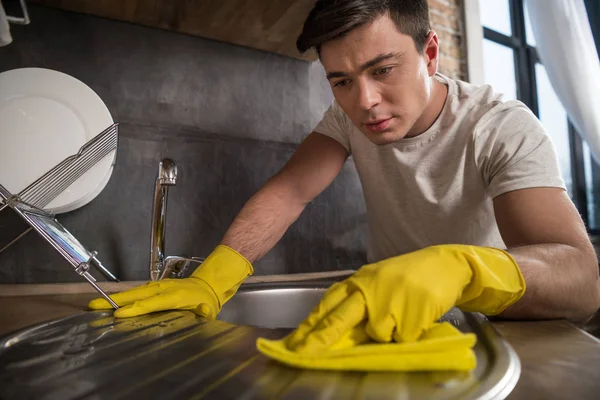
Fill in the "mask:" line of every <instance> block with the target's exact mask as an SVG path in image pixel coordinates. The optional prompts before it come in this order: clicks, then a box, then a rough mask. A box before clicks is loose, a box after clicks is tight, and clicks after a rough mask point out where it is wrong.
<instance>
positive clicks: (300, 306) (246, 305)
mask: <svg viewBox="0 0 600 400" xmlns="http://www.w3.org/2000/svg"><path fill="white" fill-rule="evenodd" d="M332 283H333V282H318V283H314V282H313V283H303V284H298V283H294V284H293V286H288V287H285V285H283V286H282V284H281V283H279V284H277V285H276V286H275V285H270V284H252V285H245V286H244V285H243V286H242V287H241V288H240V290H239V291H238V293H236V294H235V296H233V297H232V298H231V299H230V300H229V301H228V302H227V303H225V305H224V306H223V309H222V310H221V313H220V314H219V316H218V317H217V319H219V320H221V321H225V322H230V323H232V324H236V325H250V326H258V327H262V328H290V329H293V328H296V327H297V326H298V324H300V323H301V322H302V321H303V320H304V318H306V317H307V316H308V314H309V313H310V312H311V311H312V309H313V308H314V307H315V306H316V305H317V304H318V303H319V300H320V299H321V297H323V295H324V294H325V291H326V290H327V287H329V286H330V285H331V284H332ZM458 313H460V311H458ZM442 320H444V321H450V322H452V323H453V324H454V325H456V326H459V325H460V323H459V319H458V315H457V310H455V309H452V310H451V311H449V312H448V313H446V314H445V315H444V316H443V317H442Z"/></svg>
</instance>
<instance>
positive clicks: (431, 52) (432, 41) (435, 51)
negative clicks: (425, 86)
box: [423, 31, 440, 76]
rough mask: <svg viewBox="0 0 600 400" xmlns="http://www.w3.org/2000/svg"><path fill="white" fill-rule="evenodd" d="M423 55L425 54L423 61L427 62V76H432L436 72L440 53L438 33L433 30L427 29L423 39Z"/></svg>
mask: <svg viewBox="0 0 600 400" xmlns="http://www.w3.org/2000/svg"><path fill="white" fill-rule="evenodd" d="M423 55H424V56H425V62H426V63H427V71H428V72H429V76H433V75H434V74H435V73H436V72H437V69H438V61H439V55H440V46H439V43H438V35H437V33H435V31H429V34H428V35H427V39H426V40H425V46H424V48H423Z"/></svg>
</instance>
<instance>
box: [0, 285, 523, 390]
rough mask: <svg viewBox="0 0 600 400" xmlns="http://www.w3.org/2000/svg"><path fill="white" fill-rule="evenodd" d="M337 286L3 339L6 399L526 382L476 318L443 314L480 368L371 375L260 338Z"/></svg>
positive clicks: (242, 294) (253, 288)
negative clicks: (468, 339)
mask: <svg viewBox="0 0 600 400" xmlns="http://www.w3.org/2000/svg"><path fill="white" fill-rule="evenodd" d="M331 284H332V282H308V283H294V284H282V283H277V284H272V283H269V284H245V285H242V287H241V288H240V290H239V291H238V293H237V294H236V295H235V296H234V297H233V298H232V299H231V300H230V301H229V302H228V303H227V304H226V305H225V306H224V307H223V311H222V312H221V314H220V315H219V317H218V320H216V321H207V320H205V319H202V318H200V317H198V316H196V315H195V314H193V313H191V312H189V311H166V312H160V313H153V314H149V315H144V316H139V317H133V318H126V319H115V318H114V317H113V316H112V312H111V311H97V312H86V313H82V314H78V315H74V316H71V317H67V318H62V319H58V320H54V321H50V322H47V323H42V324H38V325H34V326H31V327H29V328H26V329H24V330H21V331H19V332H16V333H13V334H10V335H7V336H5V337H0V398H2V399H4V398H44V399H61V400H63V399H76V398H77V399H79V398H94V399H117V398H119V399H120V398H160V399H180V398H186V399H187V398H203V399H238V398H244V399H248V400H250V399H254V400H267V399H273V398H278V399H285V400H295V399H302V400H304V399H317V398H327V399H349V398H353V399H381V400H385V399H398V398H410V399H461V400H469V399H486V400H487V399H503V398H506V397H507V396H508V395H509V393H510V392H511V391H512V389H513V388H514V386H515V385H516V382H517V380H518V378H519V375H520V363H519V359H518V357H517V356H516V354H515V352H514V351H513V350H512V348H511V347H510V346H509V345H508V344H507V343H506V342H505V341H504V340H502V339H501V337H500V336H499V335H498V333H497V332H496V330H495V329H494V328H493V327H492V326H491V324H490V323H489V321H487V319H485V318H484V317H483V316H481V315H479V314H469V313H462V312H461V311H459V310H451V311H450V312H448V313H447V314H446V315H444V317H443V319H444V320H447V321H451V322H452V323H453V324H454V325H455V326H457V327H458V328H459V329H460V330H462V331H463V332H473V333H475V334H476V335H477V337H478V342H477V344H476V346H475V348H474V351H475V354H476V356H477V367H476V369H475V370H473V371H471V372H470V373H462V372H456V371H438V372H412V373H399V372H393V373H392V372H390V373H383V372H380V373H365V372H357V371H313V370H305V369H296V368H290V367H287V366H285V365H282V364H279V363H277V362H275V361H273V360H270V359H269V358H267V357H265V356H263V355H261V354H260V353H259V352H258V351H257V350H256V346H255V343H256V339H257V338H259V337H266V338H270V339H279V338H283V337H284V336H285V335H287V334H288V333H289V332H290V331H291V330H292V329H293V328H294V327H296V326H297V325H298V323H300V322H301V321H302V320H303V319H304V318H305V317H306V316H307V315H308V313H309V312H310V311H311V310H312V308H313V307H314V306H315V305H316V304H317V303H318V301H319V299H320V298H321V297H322V296H323V294H324V292H325V290H326V288H327V287H329V286H330V285H331Z"/></svg>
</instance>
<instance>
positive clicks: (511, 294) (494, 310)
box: [456, 246, 526, 315]
mask: <svg viewBox="0 0 600 400" xmlns="http://www.w3.org/2000/svg"><path fill="white" fill-rule="evenodd" d="M470 249H471V252H470V253H471V254H468V255H467V256H466V258H467V260H468V261H469V264H470V266H471V269H472V271H473V277H472V278H471V282H470V283H469V285H467V287H466V288H465V290H464V291H463V293H462V296H461V298H460V299H459V300H458V302H457V304H456V305H457V306H458V307H459V308H460V309H461V310H463V311H476V312H481V313H483V314H486V315H497V314H500V313H502V312H503V311H504V310H506V309H507V308H508V307H510V306H512V305H513V304H515V303H516V302H517V301H519V299H520V298H521V297H523V295H524V294H525V289H526V285H525V278H524V277H523V274H522V273H521V269H520V268H519V265H518V264H517V262H516V261H515V259H514V258H513V257H512V255H511V254H510V253H508V252H507V251H505V250H502V249H498V248H493V247H484V246H481V247H478V246H471V247H470Z"/></svg>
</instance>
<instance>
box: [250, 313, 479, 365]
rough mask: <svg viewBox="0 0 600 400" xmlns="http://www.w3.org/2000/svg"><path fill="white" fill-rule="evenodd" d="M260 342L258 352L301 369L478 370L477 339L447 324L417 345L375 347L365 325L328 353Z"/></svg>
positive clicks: (427, 332) (425, 334) (280, 342)
mask: <svg viewBox="0 0 600 400" xmlns="http://www.w3.org/2000/svg"><path fill="white" fill-rule="evenodd" d="M288 337H289V336H287V337H286V338H284V339H281V340H268V339H264V338H259V339H258V340H257V342H256V345H257V348H258V350H259V351H260V352H261V353H262V354H264V355H266V356H267V357H270V358H272V359H274V360H277V361H279V362H281V363H283V364H286V365H290V366H293V367H299V368H310V369H324V370H351V371H440V370H455V371H469V370H472V369H473V368H475V365H476V357H475V353H474V352H473V350H472V348H473V346H474V345H475V342H476V341H477V338H476V336H475V335H474V334H472V333H462V332H460V331H459V330H458V329H456V328H455V327H454V326H452V325H451V324H450V323H448V322H442V323H436V324H433V325H432V326H431V327H430V328H429V329H427V330H425V331H424V332H423V334H422V335H421V337H420V338H419V340H417V341H416V342H405V343H395V342H392V343H376V342H372V341H370V340H369V338H368V336H367V335H366V333H365V329H364V324H362V325H361V326H359V327H358V328H357V329H354V330H352V331H351V332H350V333H349V334H347V335H345V336H344V337H343V338H342V339H340V341H339V342H338V343H336V345H334V346H333V347H332V348H330V349H329V350H325V351H319V352H318V353H304V352H301V353H300V352H296V351H291V350H289V349H288V347H287V345H286V340H287V338H288Z"/></svg>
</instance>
